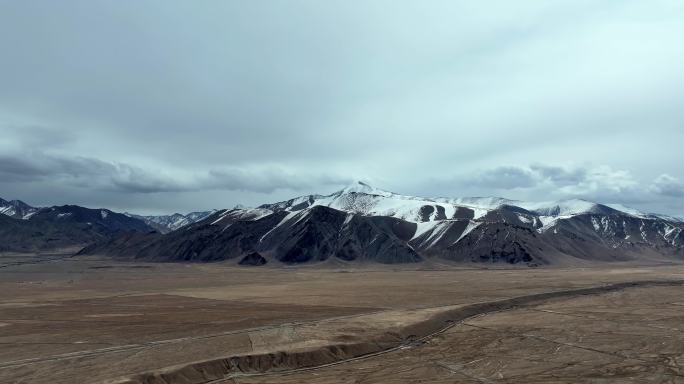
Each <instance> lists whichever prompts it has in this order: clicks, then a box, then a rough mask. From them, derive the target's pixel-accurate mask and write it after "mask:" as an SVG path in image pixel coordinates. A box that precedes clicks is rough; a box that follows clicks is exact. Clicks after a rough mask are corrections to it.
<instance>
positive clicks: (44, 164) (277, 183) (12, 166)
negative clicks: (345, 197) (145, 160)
mask: <svg viewBox="0 0 684 384" xmlns="http://www.w3.org/2000/svg"><path fill="white" fill-rule="evenodd" d="M0 177H1V178H2V179H3V180H5V181H16V182H34V181H48V182H53V183H64V184H68V185H71V186H75V187H80V188H89V189H100V190H114V191H118V192H122V193H160V192H164V193H171V192H189V191H200V190H204V189H216V190H229V191H249V192H260V193H271V192H273V191H275V190H277V189H289V190H292V191H300V190H302V189H305V188H311V187H312V186H313V185H330V184H333V185H339V184H343V183H347V182H350V179H346V178H342V177H337V176H335V175H331V174H324V175H318V174H303V173H298V174H293V173H292V172H290V171H288V170H285V169H282V168H278V167H269V168H263V169H252V170H247V169H240V168H221V169H210V170H208V171H206V172H201V173H198V172H193V173H185V174H182V173H179V172H176V174H175V175H171V174H168V173H165V172H161V171H155V170H151V169H143V168H141V167H137V166H133V165H130V164H125V163H114V162H106V161H102V160H99V159H95V158H88V157H70V156H60V155H52V154H46V153H42V152H31V153H25V154H17V155H14V156H9V155H4V156H0Z"/></svg>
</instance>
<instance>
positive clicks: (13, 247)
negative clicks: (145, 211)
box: [0, 200, 154, 252]
mask: <svg viewBox="0 0 684 384" xmlns="http://www.w3.org/2000/svg"><path fill="white" fill-rule="evenodd" d="M3 201H4V200H3ZM26 207H28V208H26V209H24V212H27V213H23V214H22V213H20V211H19V210H16V211H15V212H14V213H13V214H12V215H9V214H7V212H8V211H5V214H4V215H0V251H26V252H30V251H38V250H46V249H55V248H63V247H73V246H85V245H88V244H91V243H94V242H97V241H106V240H108V239H110V238H113V237H115V236H117V235H121V234H123V233H129V232H138V233H147V232H152V231H154V229H153V228H152V227H150V226H148V225H147V224H145V223H144V222H143V221H142V220H139V219H135V218H132V217H129V216H126V215H123V214H120V213H116V212H112V211H110V210H108V209H90V208H84V207H80V206H76V205H64V206H55V207H50V208H33V207H29V206H28V205H26ZM22 208H23V207H22Z"/></svg>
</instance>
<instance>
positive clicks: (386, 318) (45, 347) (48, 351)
mask: <svg viewBox="0 0 684 384" xmlns="http://www.w3.org/2000/svg"><path fill="white" fill-rule="evenodd" d="M682 284H684V265H679V264H653V265H640V266H636V265H629V264H602V265H593V266H590V267H587V268H543V269H529V268H514V269H504V268H501V269H496V268H494V269H482V268H475V267H464V266H462V265H461V266H459V265H457V264H415V265H403V266H399V267H393V266H386V265H378V264H368V265H359V264H355V265H347V264H344V263H328V264H321V265H311V266H299V267H283V266H279V267H277V268H271V267H268V266H263V267H239V266H236V265H234V264H228V263H211V264H194V263H193V264H180V263H137V262H136V263H131V262H117V261H112V260H110V259H106V258H100V257H65V256H61V255H41V256H26V255H10V254H7V255H3V256H2V261H1V262H0V343H1V344H2V348H0V382H3V383H178V384H181V383H182V384H189V383H210V382H211V383H255V384H256V383H519V382H525V383H578V382H586V383H603V382H633V383H645V382H653V383H680V382H681V383H684V371H683V365H684V335H683V333H682V331H684V312H683V309H684V299H683V298H682V293H683V292H684V286H683V285H682Z"/></svg>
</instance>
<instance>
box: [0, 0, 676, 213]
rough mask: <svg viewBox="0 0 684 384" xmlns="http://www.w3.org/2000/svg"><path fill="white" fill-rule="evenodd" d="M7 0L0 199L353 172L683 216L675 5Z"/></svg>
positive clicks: (312, 179) (190, 206)
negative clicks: (627, 203) (602, 201)
mask: <svg viewBox="0 0 684 384" xmlns="http://www.w3.org/2000/svg"><path fill="white" fill-rule="evenodd" d="M0 8H1V10H0V46H2V47H3V57H5V58H6V59H5V60H3V61H2V63H1V64H0V84H2V87H0V196H1V197H3V198H22V199H27V200H30V201H29V202H30V203H33V204H56V203H81V204H87V205H100V206H106V207H112V208H118V209H131V210H138V211H141V212H143V211H155V212H169V211H177V210H180V211H189V210H196V209H205V208H218V207H225V206H232V205H234V204H236V203H244V204H248V205H254V204H259V203H261V202H267V201H273V200H278V199H283V198H289V197H291V196H292V195H295V194H299V193H306V192H322V193H325V192H331V191H332V190H335V189H336V188H339V187H341V186H342V184H344V183H346V182H347V181H349V180H353V179H364V180H370V181H372V182H374V183H375V184H377V185H378V186H379V187H384V188H387V189H391V190H396V191H399V192H405V193H419V194H424V195H451V196H457V195H458V196H461V195H467V194H480V195H482V194H486V195H503V196H504V197H511V198H526V199H546V198H547V197H550V198H567V197H578V196H583V197H591V198H601V199H612V200H620V201H630V202H632V204H634V205H637V208H643V209H649V210H656V211H662V212H665V213H673V214H684V205H683V204H682V203H680V202H679V201H678V198H681V197H682V186H681V180H684V173H682V172H683V171H682V170H681V167H680V163H681V161H682V155H681V150H680V147H681V143H682V142H684V130H683V129H682V126H684V109H682V108H681V102H680V101H681V100H682V99H684V71H682V69H681V65H680V63H682V62H684V45H682V44H681V41H680V40H681V38H680V36H682V35H684V4H683V3H682V2H679V1H675V0H654V1H649V2H637V1H617V0H616V1H612V0H611V1H603V2H596V1H589V0H579V1H578V0H554V1H548V2H539V1H533V0H529V1H527V0H523V1H518V2H516V3H515V4H513V3H511V2H510V1H505V0H486V1H463V2H452V1H440V0H435V1H430V2H428V3H421V4H417V3H415V2H404V1H389V0H373V1H367V2H348V1H327V2H318V1H310V0H289V1H278V0H276V1H270V2H267V3H263V2H250V1H231V2H225V1H211V0H210V1H203V2H202V3H201V4H196V3H193V4H190V3H182V2H157V1H152V0H150V1H143V2H136V3H135V4H133V3H129V2H111V1H99V0H92V1H80V0H65V1H61V2H59V3H57V2H41V3H40V4H38V3H32V2H22V1H15V2H5V3H4V4H3V5H2V6H0Z"/></svg>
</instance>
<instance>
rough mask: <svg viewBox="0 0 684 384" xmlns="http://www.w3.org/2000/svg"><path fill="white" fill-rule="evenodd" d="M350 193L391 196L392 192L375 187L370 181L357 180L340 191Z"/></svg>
mask: <svg viewBox="0 0 684 384" xmlns="http://www.w3.org/2000/svg"><path fill="white" fill-rule="evenodd" d="M349 193H364V194H366V195H379V196H391V195H392V192H388V191H384V190H382V189H379V188H375V187H373V186H371V185H370V184H368V183H365V182H363V181H360V180H357V181H355V182H353V183H351V184H349V185H348V186H347V187H345V188H344V189H342V190H341V191H339V192H338V194H340V195H344V194H349Z"/></svg>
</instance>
